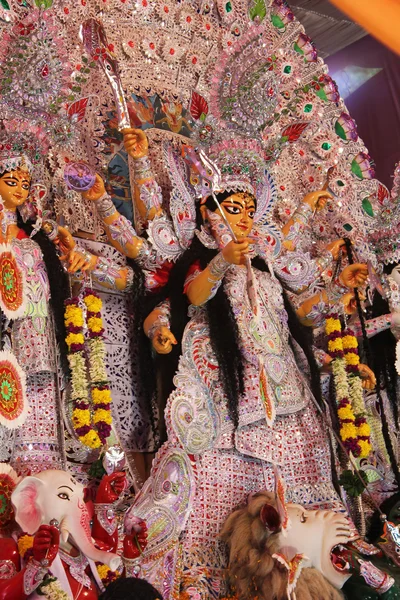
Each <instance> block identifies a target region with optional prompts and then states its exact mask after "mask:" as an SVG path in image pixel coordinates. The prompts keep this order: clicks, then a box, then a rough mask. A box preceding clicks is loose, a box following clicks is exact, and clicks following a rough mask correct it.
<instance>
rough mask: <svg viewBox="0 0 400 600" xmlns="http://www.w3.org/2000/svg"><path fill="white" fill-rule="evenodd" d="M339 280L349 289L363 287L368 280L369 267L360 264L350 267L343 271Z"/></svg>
mask: <svg viewBox="0 0 400 600" xmlns="http://www.w3.org/2000/svg"><path fill="white" fill-rule="evenodd" d="M339 279H340V281H341V282H342V283H343V285H345V286H346V287H348V288H356V287H362V286H363V285H365V282H366V281H367V279H368V267H367V265H364V264H360V263H354V265H348V266H347V267H345V268H344V269H343V271H342V273H341V275H340V277H339Z"/></svg>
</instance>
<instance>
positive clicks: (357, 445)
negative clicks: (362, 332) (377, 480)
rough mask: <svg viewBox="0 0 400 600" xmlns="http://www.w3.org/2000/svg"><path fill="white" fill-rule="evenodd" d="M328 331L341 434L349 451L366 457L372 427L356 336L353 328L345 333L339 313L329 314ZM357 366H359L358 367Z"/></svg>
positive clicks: (369, 445)
mask: <svg viewBox="0 0 400 600" xmlns="http://www.w3.org/2000/svg"><path fill="white" fill-rule="evenodd" d="M325 332H326V334H327V336H328V353H329V355H330V357H331V358H332V363H331V364H332V373H333V379H334V383H335V390H336V401H337V406H338V418H339V424H340V425H339V426H340V438H341V440H342V442H343V445H344V446H345V448H346V450H347V451H348V452H351V453H352V454H353V455H354V456H355V457H359V458H366V457H367V456H369V454H370V452H371V444H370V429H369V425H368V424H367V421H366V419H365V417H364V415H363V414H362V413H363V411H364V402H363V394H362V385H361V379H360V377H359V373H358V363H359V357H358V352H357V340H356V339H355V337H354V334H353V333H352V332H350V331H347V332H345V334H344V335H343V333H342V325H341V323H340V320H339V318H338V315H337V314H332V315H329V316H328V318H327V319H326V323H325ZM346 356H348V361H349V362H347V359H346ZM355 356H357V358H355ZM357 359H358V360H357ZM354 367H357V371H355V369H354ZM360 390H361V391H360Z"/></svg>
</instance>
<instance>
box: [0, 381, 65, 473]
mask: <svg viewBox="0 0 400 600" xmlns="http://www.w3.org/2000/svg"><path fill="white" fill-rule="evenodd" d="M55 377H56V376H55V375H54V374H53V373H36V374H34V375H30V376H29V377H28V379H27V392H28V398H29V404H30V408H29V414H28V418H27V420H26V421H25V423H24V425H22V427H19V428H18V429H17V430H16V432H15V438H14V446H13V450H12V455H11V460H10V463H11V465H12V466H13V467H14V469H16V471H17V472H18V473H21V474H23V475H28V474H29V472H31V473H40V471H44V470H46V469H64V468H65V459H64V448H63V443H64V442H63V439H64V429H63V426H62V424H61V422H60V411H59V407H58V406H57V388H56V380H55Z"/></svg>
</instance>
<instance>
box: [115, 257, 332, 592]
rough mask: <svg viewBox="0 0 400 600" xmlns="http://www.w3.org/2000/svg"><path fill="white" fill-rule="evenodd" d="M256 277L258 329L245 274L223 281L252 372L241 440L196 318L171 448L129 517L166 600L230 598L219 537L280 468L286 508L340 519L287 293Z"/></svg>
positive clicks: (180, 375) (173, 399)
mask: <svg viewBox="0 0 400 600" xmlns="http://www.w3.org/2000/svg"><path fill="white" fill-rule="evenodd" d="M255 276H256V280H257V286H258V299H259V304H260V311H259V312H260V316H259V319H258V320H256V319H255V317H254V314H253V312H252V310H251V307H250V304H249V301H248V297H247V294H246V270H245V269H242V268H240V267H231V268H230V269H229V271H228V273H227V274H226V276H225V280H224V286H225V291H226V292H227V293H228V295H229V297H230V300H231V304H232V307H233V311H234V314H235V317H236V319H237V323H238V326H239V333H240V340H241V346H242V353H243V361H244V370H245V390H246V391H245V394H244V396H243V397H242V399H241V402H240V406H239V427H238V429H237V431H236V432H234V427H233V424H232V422H231V419H230V417H229V414H228V409H227V400H226V397H225V395H224V392H223V389H222V387H221V385H220V383H219V380H218V364H217V361H216V358H215V355H214V353H213V351H212V348H211V344H210V339H209V333H208V326H207V323H206V319H205V314H204V309H203V308H196V309H193V308H192V309H191V310H192V318H191V320H190V322H189V324H188V325H187V327H186V330H185V334H184V338H183V342H182V352H183V354H182V357H181V359H180V363H179V368H178V371H177V374H176V377H175V384H176V390H175V391H174V392H173V393H172V394H171V396H170V398H169V400H168V403H167V409H166V421H167V428H168V442H167V443H166V444H165V445H164V446H163V448H162V449H161V450H160V452H159V454H158V455H157V457H156V460H155V462H154V463H153V469H152V475H151V477H150V479H149V480H148V481H147V482H146V484H145V486H144V488H143V490H142V492H141V494H140V496H139V497H138V499H137V501H136V503H135V505H134V506H133V507H132V508H131V509H130V511H129V512H128V514H127V517H126V519H127V523H129V518H130V515H135V516H137V517H141V518H143V519H145V520H146V521H147V525H148V528H149V532H150V536H149V544H148V546H147V548H146V551H145V554H144V557H143V560H142V576H143V577H145V578H148V579H150V581H151V582H152V583H153V584H154V585H155V586H156V587H157V588H158V589H159V590H160V591H161V592H162V593H163V596H164V598H166V599H170V600H171V599H172V598H175V597H176V594H178V593H179V592H189V590H190V591H191V593H193V594H194V595H195V597H196V598H197V599H198V600H203V599H204V600H206V599H209V598H218V597H220V595H221V596H222V595H224V593H225V592H226V589H225V569H226V566H227V555H226V552H225V548H224V546H223V545H221V543H220V542H218V537H217V536H218V533H219V532H220V530H221V527H222V524H223V522H224V521H225V519H226V518H227V516H228V515H229V514H230V513H231V512H232V510H233V509H234V508H235V507H237V506H238V505H239V504H241V503H243V502H244V501H245V500H246V498H247V496H248V494H249V493H250V492H257V491H259V490H262V489H268V490H273V488H274V473H273V464H272V463H273V462H274V463H276V464H278V465H279V469H280V472H281V475H282V477H283V479H284V481H285V483H286V487H287V499H288V501H290V502H296V503H299V504H303V505H306V506H307V507H309V508H313V507H318V508H328V507H336V508H339V509H342V507H341V505H340V503H339V500H338V498H337V496H336V493H335V491H334V489H333V486H332V483H331V480H330V473H331V466H330V459H329V447H328V439H327V434H326V432H325V431H324V428H323V426H322V425H321V423H320V421H319V419H318V417H317V414H316V410H315V408H314V406H313V404H312V400H311V396H310V392H309V391H308V386H307V383H306V381H305V380H304V376H303V375H302V374H301V373H300V371H299V369H298V367H297V365H296V363H295V360H294V356H293V353H292V350H291V349H290V346H289V344H288V339H289V330H288V326H287V315H286V312H285V310H284V307H283V298H282V292H281V288H280V284H279V283H278V282H277V281H276V280H274V279H272V278H271V277H270V275H269V274H267V273H261V272H259V271H255ZM260 365H263V366H264V368H265V371H266V375H267V387H268V394H269V395H270V397H271V398H272V399H273V401H274V403H275V407H276V418H275V421H274V423H273V425H272V427H269V426H268V425H267V422H266V415H265V408H264V404H263V401H262V398H261V395H260V381H259V379H260ZM178 540H179V543H177V541H178ZM189 595H190V594H189Z"/></svg>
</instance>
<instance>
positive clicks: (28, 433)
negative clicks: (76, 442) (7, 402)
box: [0, 239, 65, 474]
mask: <svg viewBox="0 0 400 600" xmlns="http://www.w3.org/2000/svg"><path fill="white" fill-rule="evenodd" d="M12 246H13V250H14V252H15V256H16V260H17V262H18V265H19V267H20V268H21V270H22V272H23V275H24V279H25V282H26V288H27V308H26V312H25V316H24V318H22V319H18V320H16V321H14V322H13V324H12V333H11V345H12V350H13V352H14V353H15V355H16V357H17V360H18V361H19V364H20V366H21V367H22V369H23V370H24V371H25V373H26V375H27V382H26V383H27V394H28V402H29V406H30V408H29V415H28V417H27V419H26V421H25V423H24V425H22V426H21V427H19V428H18V429H17V430H15V431H13V432H11V433H10V432H9V431H7V430H6V429H5V428H4V427H0V441H1V458H2V459H3V460H8V459H10V462H11V464H12V466H13V467H14V468H15V469H16V470H17V471H18V472H20V473H21V474H27V473H29V472H32V473H38V472H40V471H43V470H44V469H62V468H64V467H65V455H64V442H63V436H64V433H63V425H62V421H61V420H60V410H59V404H58V387H57V380H56V377H57V375H56V358H55V357H56V348H55V338H54V331H53V320H52V316H51V314H50V312H49V311H50V309H49V304H48V302H49V299H50V287H49V281H48V277H47V273H46V266H45V264H44V261H43V256H42V252H41V250H40V247H39V246H38V244H37V243H36V242H34V241H33V240H31V239H22V240H19V239H15V240H13V242H12ZM10 455H11V456H10Z"/></svg>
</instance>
